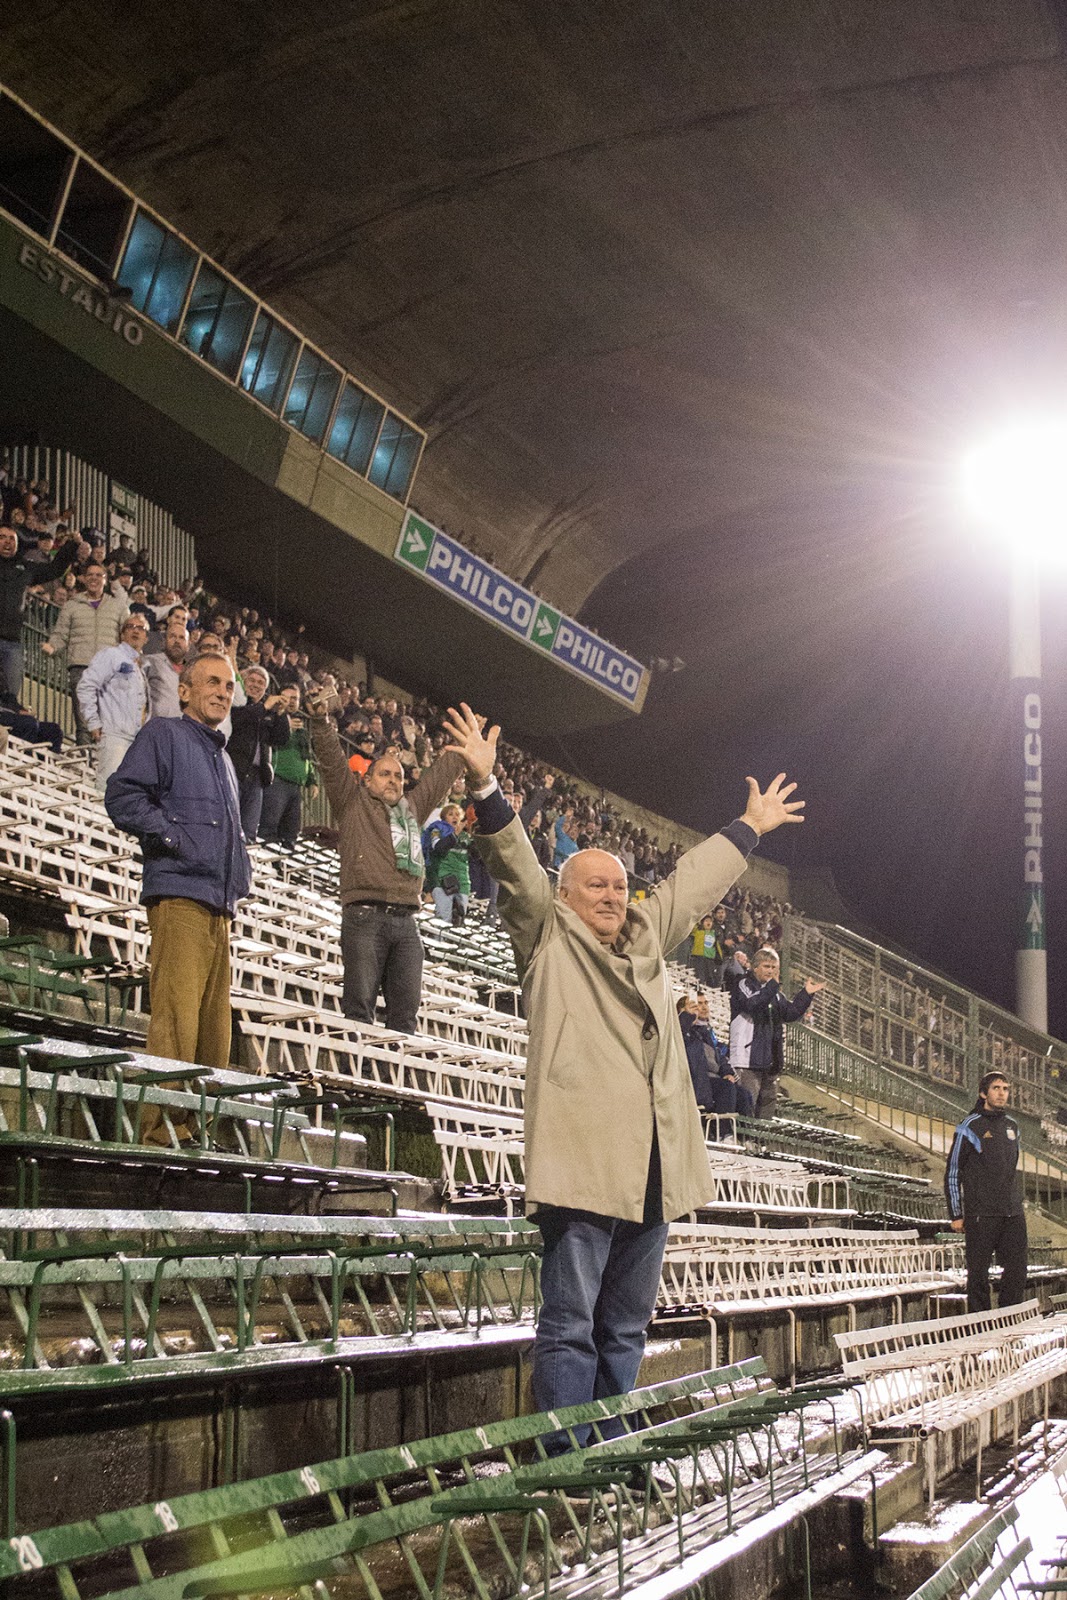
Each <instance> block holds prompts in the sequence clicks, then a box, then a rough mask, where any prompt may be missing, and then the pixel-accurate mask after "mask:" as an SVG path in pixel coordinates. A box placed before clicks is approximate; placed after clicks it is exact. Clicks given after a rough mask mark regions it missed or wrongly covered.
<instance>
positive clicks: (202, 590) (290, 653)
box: [0, 468, 786, 976]
mask: <svg viewBox="0 0 1067 1600" xmlns="http://www.w3.org/2000/svg"><path fill="white" fill-rule="evenodd" d="M0 499H2V502H3V506H2V509H3V517H2V521H3V523H4V524H5V525H8V526H11V527H13V528H14V529H15V531H16V533H17V535H18V539H19V549H20V553H21V557H22V560H23V561H24V562H26V563H28V564H39V565H40V566H41V567H42V569H43V570H42V577H41V581H39V582H36V583H32V582H31V583H30V585H29V587H28V591H27V592H28V593H29V594H31V595H36V596H37V597H38V598H39V599H41V600H44V601H47V602H50V603H51V604H52V605H54V606H56V607H57V608H58V616H57V618H56V621H55V624H54V626H53V628H52V632H51V635H50V637H49V640H48V642H47V643H46V645H45V651H46V653H49V654H55V655H56V656H57V657H58V658H60V659H62V661H63V663H64V665H65V667H66V670H67V672H68V675H69V679H70V688H71V696H72V704H73V709H74V715H75V720H76V727H77V737H78V739H79V742H82V743H88V742H90V737H91V734H92V732H93V731H94V730H93V729H90V728H88V727H87V725H86V721H85V716H84V712H83V704H84V697H81V698H80V697H79V696H78V693H77V690H78V684H79V681H80V679H81V676H82V674H83V673H84V672H85V670H86V669H87V667H88V666H89V664H90V661H91V660H92V658H93V656H94V655H95V654H97V653H98V652H99V651H100V650H102V649H103V648H105V647H116V646H119V644H120V639H119V631H120V629H121V628H122V626H123V624H124V622H125V621H126V618H127V616H129V615H131V614H132V615H143V617H144V619H145V621H146V622H147V624H148V628H149V633H148V637H147V640H146V641H145V642H144V644H143V653H142V656H141V664H142V667H143V670H144V673H145V676H146V678H147V681H148V713H149V715H153V714H155V715H160V714H165V715H177V714H178V703H177V677H178V673H179V671H180V668H181V665H182V662H183V661H185V660H193V659H195V658H196V657H197V656H198V655H199V654H201V653H203V652H204V651H218V650H221V651H222V652H223V653H224V654H225V655H226V656H227V657H228V658H229V660H230V662H231V664H232V666H233V668H234V671H235V673H236V675H237V678H238V690H237V693H236V695H235V697H234V711H233V713H232V718H233V722H232V727H231V726H225V727H224V732H225V733H226V734H227V736H228V737H230V738H231V739H232V737H233V731H234V730H235V729H237V728H238V727H240V729H241V732H240V734H239V735H238V738H237V739H236V740H235V741H234V743H233V745H232V752H233V754H234V760H235V766H236V767H237V772H238V778H239V780H240V781H241V786H242V817H243V819H244V822H245V832H246V836H247V837H248V838H249V839H250V840H251V839H255V838H257V837H258V838H259V839H260V840H266V841H268V842H271V843H275V842H276V843H279V844H282V845H287V846H291V845H293V844H294V843H295V840H296V838H297V836H298V833H299V831H300V827H301V824H302V811H301V801H302V799H303V798H304V797H307V796H310V795H312V794H314V793H315V792H316V785H317V782H318V774H317V772H316V768H315V762H314V757H313V755H312V753H311V751H310V747H309V742H308V737H307V732H306V728H305V723H304V716H303V710H304V708H303V700H304V696H305V695H306V694H307V692H308V691H309V690H311V689H313V688H316V687H323V688H325V689H327V690H328V691H329V692H330V693H331V695H333V696H335V697H336V698H335V699H334V700H333V701H332V704H333V711H332V713H331V714H332V716H333V719H334V721H335V723H336V726H337V730H338V733H339V736H340V739H341V744H342V748H343V749H344V751H345V753H346V756H347V758H348V761H349V765H350V767H351V768H352V770H353V771H354V772H355V773H357V774H361V773H363V772H365V771H366V769H367V767H368V765H369V764H370V762H371V761H373V760H374V759H375V758H376V757H378V756H380V755H382V754H383V753H384V752H385V751H387V750H393V751H395V753H396V755H397V756H398V758H399V760H400V763H401V766H402V767H403V768H404V775H405V786H406V787H407V788H411V787H413V786H414V784H415V783H417V782H418V780H419V778H420V776H421V775H422V773H423V772H424V771H425V770H426V768H427V767H429V766H430V765H432V763H433V762H434V761H435V760H436V759H437V758H438V757H439V755H440V753H441V751H442V749H443V747H444V745H445V744H446V743H447V735H446V733H445V731H444V727H443V715H444V712H443V708H441V707H438V706H435V705H433V704H431V703H430V702H429V701H427V700H426V699H422V698H416V699H413V700H408V701H405V700H401V699H399V698H398V697H397V696H395V695H394V694H391V693H386V694H379V693H377V692H375V690H374V689H373V687H368V685H367V683H366V682H364V681H361V680H360V679H359V678H357V676H356V675H355V673H354V672H352V671H351V670H347V669H346V668H345V667H343V666H339V665H338V663H337V662H336V661H335V660H333V659H327V658H326V657H324V656H322V655H321V654H320V653H318V652H316V651H314V650H313V649H311V648H309V647H308V644H307V641H306V639H305V630H304V627H303V626H302V625H301V626H298V627H296V628H293V627H288V628H287V627H283V626H282V625H281V624H280V623H278V622H277V621H276V620H275V619H273V618H272V617H270V616H268V615H266V614H265V613H263V612H261V611H259V610H257V609H256V608H254V607H252V606H246V605H242V604H240V603H239V602H238V601H230V600H227V599H223V598H221V597H220V596H218V595H215V594H213V593H211V592H210V591H209V590H208V589H207V587H206V586H205V584H204V583H203V582H202V581H201V580H200V579H199V578H198V577H192V578H190V579H188V580H187V581H186V582H184V583H182V584H180V585H178V586H177V587H174V586H172V585H170V584H167V583H165V582H161V581H160V578H159V575H158V573H157V572H156V571H155V570H154V569H153V565H152V559H151V555H150V552H149V550H148V549H147V548H146V547H143V546H142V547H140V548H138V547H137V546H136V545H135V543H134V540H133V538H132V537H131V536H129V535H127V534H123V535H120V536H119V537H118V539H117V540H115V541H113V542H111V543H110V544H109V541H108V540H107V539H106V538H105V535H104V534H103V532H102V531H100V530H99V529H95V528H90V527H82V528H79V527H78V519H77V513H76V508H75V507H74V506H67V507H60V506H59V505H58V503H57V501H56V500H55V498H54V496H53V495H52V493H51V490H50V488H49V485H48V484H47V483H46V482H37V483H34V482H28V481H26V480H22V479H18V478H15V477H14V476H13V475H12V474H11V473H10V472H9V471H7V470H6V469H4V468H0ZM75 539H76V540H77V543H76V545H75V548H74V550H73V554H72V557H71V559H70V562H69V565H67V566H66V568H65V570H64V571H63V572H62V573H60V574H58V575H57V574H56V573H55V572H54V565H55V561H56V552H57V550H59V551H64V550H66V551H67V553H68V554H70V551H69V545H70V543H71V542H72V541H73V540H75ZM101 614H102V615H101ZM87 617H89V618H93V619H95V620H96V625H95V627H93V628H90V627H89V626H88V623H87ZM248 705H251V706H253V707H259V708H261V711H260V710H256V711H255V712H254V714H253V715H252V718H251V720H252V721H254V723H255V727H254V729H253V730H252V733H250V731H249V717H248V716H246V714H245V712H244V710H243V708H244V707H245V706H248ZM261 714H262V722H261V720H260V718H261ZM253 735H254V736H253ZM250 751H251V754H250ZM264 751H266V752H269V755H267V756H266V757H265V758H264ZM265 760H269V763H270V769H271V770H272V772H273V775H274V777H273V781H272V782H270V783H269V784H265V783H262V782H261V781H259V780H261V778H262V776H263V775H264V774H265V772H266V766H265ZM497 777H498V780H499V782H500V787H501V789H502V791H503V793H504V794H505V796H506V797H507V798H508V801H509V803H510V804H512V806H513V807H514V809H515V810H516V811H517V812H519V813H520V814H521V815H522V817H523V821H524V823H525V825H526V827H527V831H528V832H529V834H530V838H531V840H532V842H533V845H534V849H535V851H536V852H537V855H538V859H539V860H540V861H541V863H542V864H543V865H544V866H545V867H546V868H550V869H551V868H558V867H559V866H560V865H561V864H562V861H563V860H565V859H566V857H567V855H569V854H571V853H573V851H575V850H583V849H587V848H589V847H596V848H598V849H602V850H607V851H610V852H611V853H612V854H613V855H617V856H618V857H619V858H620V860H621V861H622V862H623V864H624V866H625V867H626V870H627V872H628V874H629V875H630V878H631V882H632V885H633V887H634V890H635V892H637V893H644V892H647V891H648V890H649V889H650V888H652V887H653V886H654V885H655V884H656V883H658V882H659V881H660V880H661V879H663V878H665V877H667V876H668V875H669V874H670V873H671V872H672V871H673V870H674V867H675V865H676V864H677V860H678V857H679V855H680V854H681V853H682V848H683V847H682V846H680V845H679V844H678V843H676V842H674V841H669V840H664V839H663V838H661V837H660V836H658V835H657V834H655V833H654V832H652V831H651V830H650V829H649V828H648V827H646V826H644V825H641V824H638V823H636V822H634V821H632V820H631V819H629V818H628V817H626V816H625V815H624V814H623V813H622V812H621V811H620V810H619V809H618V808H617V807H616V806H615V805H613V804H612V803H610V802H609V801H607V800H606V799H604V798H603V797H597V796H595V795H589V794H587V793H582V792H581V790H580V788H579V786H578V785H577V784H576V783H575V782H574V780H573V779H569V778H568V777H566V776H565V775H562V774H559V773H554V772H552V771H551V770H550V769H549V768H547V767H546V766H545V765H544V764H543V763H540V762H537V761H535V760H534V759H533V758H532V757H530V756H529V755H527V754H526V753H524V752H523V751H521V750H518V749H516V748H514V747H513V746H509V745H505V744H502V745H501V746H500V750H499V762H498V767H497ZM454 799H455V802H456V803H457V804H462V803H464V797H463V796H462V794H461V793H459V792H457V793H456V795H455V796H454ZM531 807H532V808H533V809H532V810H531ZM436 820H437V819H436V818H435V819H434V821H436ZM471 821H472V818H471V817H469V816H466V817H465V816H462V815H461V816H460V817H459V818H452V819H451V820H450V822H449V826H452V827H454V831H455V833H456V835H457V837H458V838H462V836H463V835H464V832H465V828H466V827H469V825H470V823H471ZM456 823H459V824H460V826H455V824H456ZM431 842H432V841H431ZM436 842H438V843H440V840H438V841H436ZM461 853H462V844H459V845H458V846H457V847H455V848H453V849H452V850H451V852H439V857H438V859H441V860H443V858H444V855H445V854H450V859H449V861H448V863H447V866H445V867H443V868H442V870H441V872H440V874H439V876H440V877H441V878H442V879H448V880H449V890H448V891H446V892H442V893H439V894H438V895H437V897H436V903H437V905H438V909H439V911H440V912H441V914H442V915H444V914H446V911H447V914H448V915H449V916H451V915H452V914H453V912H454V911H455V910H456V907H457V905H458V907H459V911H460V912H462V910H463V909H464V907H465V902H466V898H467V896H468V894H469V893H470V892H471V890H473V892H474V893H476V894H481V895H482V897H484V898H487V899H489V900H490V902H491V905H490V911H491V914H492V897H493V896H492V888H491V886H490V885H489V884H488V883H486V882H485V881H484V879H481V880H480V881H479V878H478V872H477V865H476V863H475V861H474V860H473V859H472V861H471V866H472V867H473V868H474V869H475V880H476V881H475V882H474V883H473V884H471V885H468V878H467V875H466V874H465V873H463V871H462V862H461V861H460V855H461ZM433 876H438V874H436V873H431V877H433ZM453 880H458V883H459V884H460V885H461V887H453ZM436 887H438V888H439V889H441V884H440V883H438V884H437V885H436ZM428 892H429V891H428ZM785 909H786V908H785V907H783V906H780V905H779V904H777V903H776V902H774V901H772V900H769V899H766V898H764V897H759V896H755V895H753V894H752V893H751V892H750V891H748V890H741V891H738V890H735V891H733V892H732V894H731V896H730V897H729V899H728V902H727V912H728V917H729V922H728V929H729V937H730V939H731V940H733V939H734V938H735V937H736V938H738V939H740V940H743V941H745V942H746V943H748V944H749V945H750V946H751V947H752V948H753V949H755V948H758V947H759V946H760V945H761V944H778V943H779V942H780V940H781V924H782V916H783V914H784V911H785ZM709 911H710V908H709ZM731 949H732V946H731ZM720 965H721V963H720ZM705 976H706V974H705Z"/></svg>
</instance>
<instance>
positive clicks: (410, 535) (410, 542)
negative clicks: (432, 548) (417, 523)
mask: <svg viewBox="0 0 1067 1600" xmlns="http://www.w3.org/2000/svg"><path fill="white" fill-rule="evenodd" d="M404 549H405V550H406V551H407V553H408V555H409V556H421V554H422V552H423V551H424V550H425V549H426V540H425V539H424V538H423V537H422V534H421V533H419V531H418V529H417V528H409V529H408V532H407V538H406V539H405V540H404Z"/></svg>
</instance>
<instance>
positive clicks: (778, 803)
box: [741, 772, 805, 834]
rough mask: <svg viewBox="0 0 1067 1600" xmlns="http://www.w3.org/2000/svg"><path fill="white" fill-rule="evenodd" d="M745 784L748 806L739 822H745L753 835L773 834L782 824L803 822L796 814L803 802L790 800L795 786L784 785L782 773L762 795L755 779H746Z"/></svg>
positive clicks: (801, 808)
mask: <svg viewBox="0 0 1067 1600" xmlns="http://www.w3.org/2000/svg"><path fill="white" fill-rule="evenodd" d="M745 782H746V783H747V784H748V804H747V805H746V806H745V811H744V815H743V816H742V818H741V821H742V822H747V823H748V825H749V827H750V828H751V829H752V830H753V831H754V832H755V833H759V834H764V833H773V832H774V830H775V828H780V827H781V825H782V823H783V822H803V821H804V818H803V816H800V815H798V813H800V812H802V811H803V810H804V805H805V802H804V801H803V800H790V798H789V796H790V795H791V794H792V793H793V791H794V789H795V788H796V784H795V783H786V781H785V773H784V772H780V773H779V774H778V776H777V777H776V778H775V779H774V780H773V781H772V782H771V783H769V784H768V785H767V787H766V789H764V790H763V792H762V793H761V792H760V786H759V784H758V783H757V782H756V780H755V778H746V779H745ZM783 786H784V787H783Z"/></svg>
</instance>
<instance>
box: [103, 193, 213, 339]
mask: <svg viewBox="0 0 1067 1600" xmlns="http://www.w3.org/2000/svg"><path fill="white" fill-rule="evenodd" d="M195 265H196V257H195V255H194V254H193V252H192V251H191V250H190V249H189V247H188V245H184V244H182V242H181V240H180V239H179V238H177V237H176V236H175V235H174V234H173V233H168V232H167V231H166V229H165V228H161V227H160V226H159V223H158V222H153V221H152V218H151V217H149V216H146V215H145V213H144V212H143V211H139V212H138V213H137V216H136V217H135V218H134V223H133V227H132V229H131V230H130V239H129V243H128V244H127V246H126V250H125V252H124V254H123V258H122V266H121V267H120V269H119V282H120V283H121V284H124V285H125V286H126V287H127V288H128V289H129V290H130V296H131V300H132V303H133V304H134V305H135V306H136V307H137V309H138V311H143V312H144V313H145V315H146V316H149V317H151V318H152V321H153V322H158V323H159V326H160V327H161V328H165V329H166V330H167V332H168V333H173V332H174V330H175V328H176V327H177V325H178V318H179V317H180V316H181V311H182V304H183V303H184V300H185V292H186V290H187V289H188V287H189V279H190V278H191V277H192V275H193V268H194V266H195Z"/></svg>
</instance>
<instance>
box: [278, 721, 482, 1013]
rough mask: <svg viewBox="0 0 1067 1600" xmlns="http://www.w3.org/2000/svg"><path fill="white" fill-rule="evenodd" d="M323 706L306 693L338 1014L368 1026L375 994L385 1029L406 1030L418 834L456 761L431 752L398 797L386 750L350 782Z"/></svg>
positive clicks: (396, 772) (397, 777) (417, 983)
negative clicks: (325, 801) (330, 827)
mask: <svg viewBox="0 0 1067 1600" xmlns="http://www.w3.org/2000/svg"><path fill="white" fill-rule="evenodd" d="M328 707H329V697H328V695H327V694H326V693H325V692H324V691H319V692H317V693H311V694H309V695H308V697H307V702H306V706H305V709H306V711H307V714H308V719H309V721H310V723H311V742H312V745H313V746H314V750H315V758H316V760H317V762H318V767H319V776H320V777H321V779H322V782H323V784H324V786H325V788H326V793H327V795H328V796H329V799H330V804H331V806H332V807H333V812H334V820H335V821H336V823H337V827H338V829H339V830H340V834H341V841H340V850H341V960H342V962H343V963H344V969H345V976H344V992H343V995H342V999H341V1008H342V1010H343V1011H344V1014H345V1016H346V1017H351V1018H353V1020H354V1021H357V1022H373V1021H374V1008H375V1005H376V1003H377V1000H378V993H379V991H381V992H382V993H384V995H385V1022H386V1026H387V1027H389V1028H396V1029H397V1030H398V1031H399V1032H400V1033H414V1032H415V1031H416V1018H417V1016H418V1010H419V1001H420V999H421V997H422V940H421V939H420V938H419V934H418V929H417V928H416V926H415V913H416V911H417V910H418V909H419V906H420V905H421V903H422V882H423V876H424V864H423V858H422V840H421V829H422V825H423V823H424V822H425V821H426V818H427V817H428V816H429V815H430V812H431V811H433V810H434V809H435V807H437V806H439V805H440V803H441V801H442V800H443V799H444V797H445V795H446V794H447V793H448V791H449V789H451V787H452V785H453V784H454V783H455V781H456V779H457V778H458V777H459V776H460V774H461V773H462V771H463V761H462V758H461V757H460V756H458V755H454V754H453V755H442V756H440V757H439V758H438V759H437V760H436V761H435V762H434V763H433V766H431V767H430V768H428V770H427V771H426V772H424V773H423V775H422V777H421V778H420V779H419V781H418V783H416V784H415V786H414V788H412V789H411V790H410V792H409V793H408V794H407V795H405V794H404V769H403V767H402V766H401V765H400V761H399V759H398V758H397V757H396V756H395V755H391V754H389V753H388V752H386V754H385V755H382V756H379V757H378V759H377V760H376V761H374V762H373V763H372V764H371V766H370V767H369V768H368V769H367V772H366V774H365V775H364V776H363V777H362V778H359V777H357V775H356V774H355V773H354V772H353V771H352V770H351V768H350V767H349V765H348V758H347V757H346V755H345V752H344V751H343V750H342V748H341V741H340V739H339V737H338V734H337V728H336V726H335V724H334V722H333V719H332V717H330V716H329V714H328Z"/></svg>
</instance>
